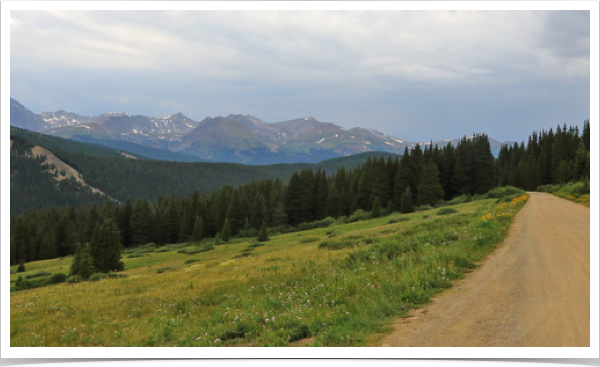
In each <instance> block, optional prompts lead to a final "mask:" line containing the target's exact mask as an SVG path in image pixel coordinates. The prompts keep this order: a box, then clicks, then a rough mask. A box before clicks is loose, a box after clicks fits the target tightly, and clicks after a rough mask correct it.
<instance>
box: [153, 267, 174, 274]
mask: <svg viewBox="0 0 600 367" xmlns="http://www.w3.org/2000/svg"><path fill="white" fill-rule="evenodd" d="M173 270H174V269H173V268H172V267H170V266H163V267H160V268H158V269H156V274H162V273H166V272H167V271H173Z"/></svg>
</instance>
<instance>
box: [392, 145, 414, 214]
mask: <svg viewBox="0 0 600 367" xmlns="http://www.w3.org/2000/svg"><path fill="white" fill-rule="evenodd" d="M412 181H413V167H412V165H411V163H410V155H409V153H408V148H404V155H403V156H402V159H401V160H400V165H399V167H398V169H397V170H396V177H395V178H394V192H393V199H394V203H395V204H396V208H400V203H401V202H402V195H403V194H404V193H405V192H406V189H407V188H408V187H410V183H411V182H412Z"/></svg>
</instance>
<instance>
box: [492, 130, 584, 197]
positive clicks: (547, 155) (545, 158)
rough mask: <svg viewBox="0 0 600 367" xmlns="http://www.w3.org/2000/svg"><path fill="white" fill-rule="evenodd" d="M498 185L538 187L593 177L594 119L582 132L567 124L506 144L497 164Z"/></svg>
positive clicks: (527, 188)
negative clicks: (591, 148) (592, 142)
mask: <svg viewBox="0 0 600 367" xmlns="http://www.w3.org/2000/svg"><path fill="white" fill-rule="evenodd" d="M496 174H497V175H498V184H499V185H500V186H503V185H512V186H517V187H521V188H523V189H526V190H535V189H536V188H537V187H538V186H540V185H548V184H560V183H567V182H569V181H578V180H589V179H590V121H589V120H586V121H585V122H584V125H583V131H582V132H581V133H580V132H579V128H578V127H577V126H575V127H573V126H570V127H569V128H567V125H566V124H564V125H563V127H562V128H561V127H560V126H557V127H556V131H555V132H554V131H552V129H550V130H549V131H546V130H542V131H541V132H540V133H537V132H533V134H532V135H531V136H529V140H528V142H527V145H525V143H524V142H522V143H521V144H520V145H519V144H517V143H515V144H514V145H512V146H503V147H502V149H501V150H500V154H499V156H498V161H497V164H496Z"/></svg>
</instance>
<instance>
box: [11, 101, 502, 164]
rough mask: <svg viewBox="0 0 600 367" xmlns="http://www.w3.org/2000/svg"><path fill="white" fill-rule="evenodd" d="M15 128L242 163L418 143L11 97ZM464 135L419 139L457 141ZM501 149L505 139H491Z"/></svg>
mask: <svg viewBox="0 0 600 367" xmlns="http://www.w3.org/2000/svg"><path fill="white" fill-rule="evenodd" d="M10 123H11V125H12V126H16V127H20V128H25V129H28V130H32V131H36V132H42V133H44V134H48V135H53V136H57V137H63V138H68V139H73V140H79V141H86V142H93V143H98V144H101V145H106V146H110V147H112V148H115V149H122V150H127V151H130V152H134V153H139V154H142V155H144V153H143V152H145V153H146V155H148V154H149V152H150V150H149V149H155V150H156V151H154V150H153V151H151V152H152V154H154V153H156V154H158V155H159V156H160V155H161V154H159V153H157V152H159V151H164V152H165V153H166V152H171V155H170V158H166V159H173V160H182V161H203V162H230V163H244V164H254V165H256V164H274V163H296V162H306V163H316V162H320V161H323V160H325V159H329V158H336V157H343V156H349V155H354V154H358V153H364V152H368V151H385V152H390V153H396V154H401V153H403V152H404V149H405V148H406V147H408V148H409V149H412V148H414V147H415V146H416V144H417V142H408V141H405V140H403V139H399V138H396V137H393V136H390V135H387V134H385V133H382V132H379V131H376V130H371V129H365V128H362V127H355V128H352V129H349V130H346V129H345V128H343V127H341V126H338V125H335V124H333V123H330V122H321V121H318V120H316V119H315V118H313V117H304V118H298V119H294V120H289V121H281V122H276V123H268V122H265V121H263V120H261V119H259V118H257V117H255V116H252V115H240V114H237V115H235V114H231V115H228V116H226V117H215V118H211V117H207V118H205V119H203V120H202V121H200V122H197V121H194V120H192V119H190V118H188V117H186V116H184V115H183V114H181V113H175V114H172V115H169V116H165V117H161V118H155V117H147V116H142V115H129V114H127V113H124V112H111V113H104V114H101V115H98V116H83V115H79V114H76V113H72V112H66V111H63V110H60V111H56V112H42V113H40V114H35V113H33V112H31V111H30V110H28V109H27V108H26V107H24V106H23V105H21V104H20V103H19V102H18V101H16V100H15V99H12V98H11V118H10ZM459 141H460V138H453V139H446V140H440V141H434V142H426V143H419V144H421V145H422V146H423V145H425V146H427V145H428V144H434V145H436V144H437V145H438V146H440V147H441V146H444V145H447V144H448V143H451V144H453V145H456V144H457V143H458V142H459ZM489 141H490V145H491V149H492V153H494V155H497V153H498V151H499V150H500V147H501V145H502V144H510V143H511V142H502V141H497V140H494V139H492V138H490V139H489ZM151 158H152V157H151Z"/></svg>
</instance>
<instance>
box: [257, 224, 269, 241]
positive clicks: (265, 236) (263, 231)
mask: <svg viewBox="0 0 600 367" xmlns="http://www.w3.org/2000/svg"><path fill="white" fill-rule="evenodd" d="M268 240H269V230H268V229H267V224H266V223H263V224H262V225H261V226H260V230H259V231H258V241H261V242H262V241H268Z"/></svg>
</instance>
